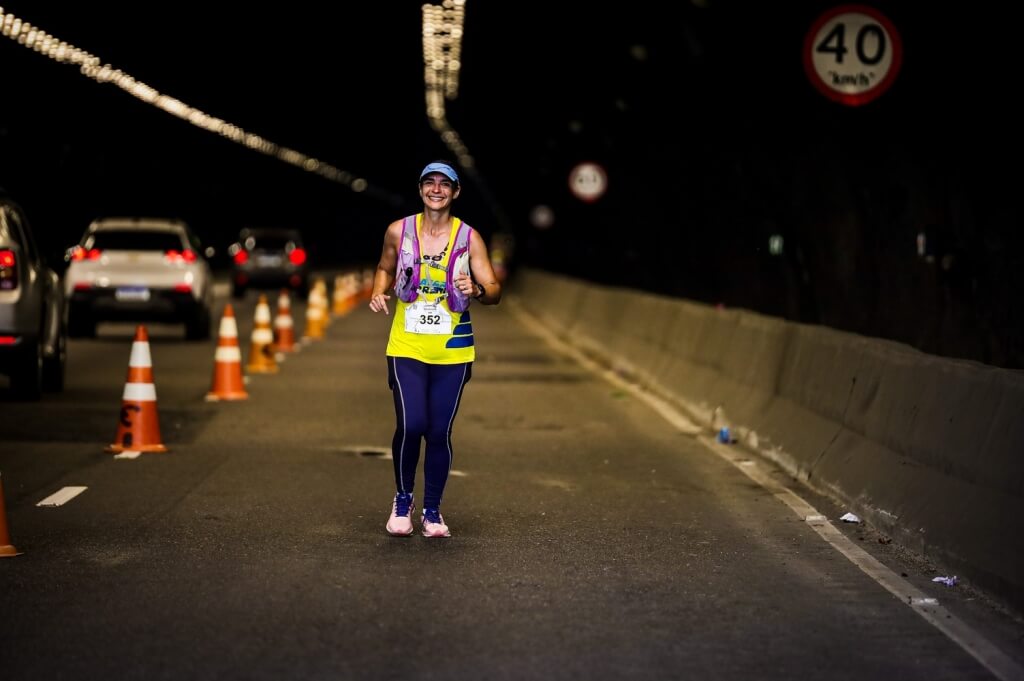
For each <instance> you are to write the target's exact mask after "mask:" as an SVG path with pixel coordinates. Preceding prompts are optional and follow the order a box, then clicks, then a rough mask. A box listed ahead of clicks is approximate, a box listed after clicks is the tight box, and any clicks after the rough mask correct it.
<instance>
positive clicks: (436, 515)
mask: <svg viewBox="0 0 1024 681" xmlns="http://www.w3.org/2000/svg"><path fill="white" fill-rule="evenodd" d="M423 536H424V537H450V536H452V533H451V532H449V531H448V526H447V525H445V524H444V518H443V517H441V512H440V511H438V510H437V509H436V508H425V509H423Z"/></svg>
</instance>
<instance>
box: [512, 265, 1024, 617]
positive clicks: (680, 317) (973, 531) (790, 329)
mask: <svg viewBox="0 0 1024 681" xmlns="http://www.w3.org/2000/svg"><path fill="white" fill-rule="evenodd" d="M512 283H513V285H512V286H511V287H510V290H511V293H512V297H513V298H514V299H519V300H522V301H523V303H524V309H525V310H527V311H528V312H529V313H531V314H532V315H534V316H536V317H538V318H539V319H540V320H541V321H542V322H543V323H544V324H545V326H546V327H548V328H549V329H551V330H552V331H553V332H554V333H556V334H557V335H558V336H559V337H560V338H561V339H562V340H564V341H566V342H568V343H570V344H571V345H573V346H575V347H577V348H578V349H580V350H582V351H584V352H586V353H587V354H588V355H590V356H591V357H593V358H594V359H596V360H598V361H600V362H602V363H603V364H606V365H607V366H610V367H612V368H614V369H615V370H616V371H618V372H620V373H622V374H624V375H627V376H629V377H631V378H633V379H635V380H637V381H639V382H641V383H643V384H645V385H646V386H648V387H649V388H650V389H652V390H653V391H655V392H656V393H657V394H659V395H660V396H662V397H664V398H666V399H669V400H671V401H673V402H675V403H676V404H678V405H679V406H681V407H682V408H683V409H684V410H685V411H687V412H688V413H689V414H690V415H691V416H692V417H693V418H694V419H695V420H696V421H697V422H698V423H700V424H701V425H703V426H705V427H707V428H709V430H712V431H717V430H718V428H719V427H720V426H722V425H729V426H730V427H731V428H732V432H733V435H734V437H736V439H737V443H736V444H737V445H738V446H742V447H746V448H748V449H751V450H754V451H756V452H757V453H758V454H760V455H762V456H765V457H767V458H769V459H771V460H773V461H775V462H776V463H778V464H779V465H781V466H782V467H783V468H784V469H785V470H787V471H788V472H790V473H791V474H792V475H794V476H795V477H797V478H799V479H800V480H802V481H804V482H805V483H807V484H808V485H809V486H811V487H812V488H813V489H815V490H817V491H819V492H823V493H825V494H827V495H829V496H830V497H832V498H833V499H835V500H837V501H838V502H839V503H840V504H841V505H843V506H844V507H846V508H849V509H850V510H851V511H853V512H854V513H856V514H857V515H860V516H861V517H863V518H865V519H866V520H867V521H868V522H870V523H871V524H872V525H874V526H875V527H876V528H877V529H879V530H880V531H882V532H885V533H888V534H889V535H890V536H892V537H894V538H895V539H896V540H897V541H899V542H900V543H902V544H904V545H906V546H909V547H910V548H912V549H914V550H915V551H918V552H920V553H922V554H924V555H926V556H930V557H933V558H934V559H936V560H938V561H941V562H942V563H943V564H945V565H946V566H947V567H948V568H949V569H951V570H957V571H958V572H959V573H960V576H961V578H963V579H966V580H970V581H971V582H973V583H975V584H977V585H978V586H981V587H982V588H983V589H985V590H988V591H990V592H992V593H994V594H996V595H999V596H1000V597H1003V598H1006V599H1008V600H1010V601H1011V602H1013V603H1014V604H1015V605H1016V606H1018V607H1024V552H1022V551H1020V550H1019V547H1018V544H1019V538H1020V537H1021V536H1024V373H1022V372H1016V371H1010V370H1004V369H998V368H994V367H990V366H986V365H983V364H978V363H974V362H966V361H959V360H952V359H946V358H941V357H935V356H931V355H927V354H924V353H922V352H919V351H917V350H915V349H913V348H911V347H909V346H906V345H903V344H900V343H894V342H890V341H885V340H880V339H875V338H866V337H863V336H858V335H855V334H851V333H846V332H841V331H835V330H832V329H828V328H824V327H817V326H808V325H805V324H797V323H793V322H788V321H785V320H781V319H776V318H772V317H767V316H764V315H760V314H756V313H752V312H747V311H744V310H731V309H718V308H714V307H711V306H707V305H703V304H696V303H693V302H690V301H686V300H681V299H675V298H668V297H664V296H658V295H654V294H650V293H644V292H639V291H632V290H629V289H624V288H613V287H606V286H600V285H595V284H590V283H586V282H583V281H580V280H576V279H572V278H568V277H564V276H561V275H555V274H550V273H547V272H543V271H539V270H521V271H519V272H518V273H517V275H516V278H515V280H514V282H512ZM537 301H542V302H541V303H540V304H537Z"/></svg>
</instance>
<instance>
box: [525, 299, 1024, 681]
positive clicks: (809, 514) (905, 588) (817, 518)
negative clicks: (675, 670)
mask: <svg viewBox="0 0 1024 681" xmlns="http://www.w3.org/2000/svg"><path fill="white" fill-rule="evenodd" d="M510 302H511V303H512V304H511V305H510V306H509V307H510V308H511V310H512V313H513V314H514V315H515V317H516V319H517V320H518V321H519V322H520V323H521V324H522V325H523V326H524V327H525V328H527V329H528V330H529V331H531V332H532V333H533V334H534V335H536V336H538V337H540V338H541V339H542V340H544V341H545V342H546V343H547V344H548V345H550V346H551V347H552V348H553V349H554V350H556V351H557V352H559V353H561V354H563V355H565V356H567V357H569V358H571V359H573V360H575V361H576V362H577V363H579V364H580V365H581V366H583V367H584V368H585V369H587V370H588V371H591V372H592V373H594V374H597V375H598V376H601V377H602V378H604V379H605V380H607V381H608V382H610V383H612V384H613V385H615V386H616V387H618V388H621V389H623V390H626V391H628V392H629V393H630V394H632V395H633V396H634V397H636V398H637V399H639V400H641V401H643V402H645V403H646V404H648V405H649V406H650V407H651V408H652V409H654V411H655V412H657V413H658V414H659V415H660V416H662V417H663V418H664V419H665V420H666V421H668V422H669V423H670V424H671V425H672V426H674V427H677V428H679V429H680V430H681V431H682V432H684V433H688V434H691V435H694V434H697V433H700V432H702V431H703V429H702V428H701V427H700V426H698V425H696V424H694V423H693V421H691V420H690V419H689V418H687V416H686V415H685V414H683V413H681V412H680V411H678V409H676V408H675V407H674V406H672V405H671V404H669V403H668V402H666V401H665V400H662V399H660V398H658V397H656V396H654V395H652V394H651V393H649V392H647V391H645V390H644V389H643V388H642V387H641V386H639V385H637V384H635V383H632V382H629V381H626V380H625V379H623V378H622V377H621V376H619V375H618V374H616V373H615V372H613V371H610V370H608V369H605V368H604V367H602V366H600V365H598V364H597V363H596V362H594V361H593V360H591V359H589V358H588V357H586V356H585V355H583V353H581V352H580V351H579V350H577V349H576V348H574V347H572V346H571V345H569V344H567V343H565V342H564V341H562V340H560V339H559V338H558V337H557V336H555V335H554V334H553V333H551V331H549V330H548V329H547V328H545V327H544V326H543V325H542V324H541V323H540V322H539V321H538V320H537V319H536V318H535V317H533V316H532V315H530V314H529V313H527V312H526V311H525V310H524V309H523V308H522V307H521V306H520V305H518V304H516V302H515V301H510ZM697 440H698V441H699V442H700V443H701V444H703V445H704V446H705V447H706V448H707V449H709V450H710V451H711V452H713V453H715V454H717V455H718V456H720V457H721V458H723V459H725V460H726V461H728V462H729V463H731V464H733V465H734V466H735V467H736V468H738V469H739V470H740V471H742V472H743V474H744V475H746V476H747V477H749V478H750V479H751V480H753V481H754V482H756V483H758V484H759V485H761V486H762V487H763V488H764V489H765V490H766V491H768V492H770V493H771V494H772V495H773V496H774V497H775V498H776V499H778V500H779V501H781V502H782V503H784V504H785V505H786V506H788V507H789V508H790V509H792V510H793V512H794V513H796V514H797V516H799V517H800V518H802V519H804V520H805V521H806V522H807V524H808V525H809V526H810V527H811V528H812V529H814V531H815V532H817V533H818V534H819V535H820V536H821V537H822V539H824V540H825V541H827V542H828V543H829V544H830V545H831V546H832V547H833V548H834V549H836V550H837V551H839V552H840V553H841V554H843V555H844V556H846V557H847V558H848V559H849V560H850V562H852V563H853V564H854V565H856V566H857V567H858V568H860V569H861V570H862V571H863V572H864V573H865V574H866V575H868V576H869V577H871V578H872V579H873V580H875V582H877V583H878V584H879V585H881V586H882V587H883V588H885V589H886V590H887V591H888V592H889V593H891V594H892V595H893V596H895V597H896V598H898V599H900V600H901V601H902V602H903V603H904V604H905V605H907V606H908V607H910V608H911V609H913V610H914V612H916V613H917V614H919V615H920V616H921V617H923V618H924V619H925V620H926V621H927V622H928V623H930V624H931V625H932V626H934V627H935V628H936V629H938V630H939V631H941V632H942V633H943V634H945V635H946V636H947V637H948V638H949V639H950V640H951V641H953V642H954V643H956V644H957V645H958V646H960V647H961V648H963V649H964V650H965V651H966V652H967V653H968V654H970V655H971V656H972V657H973V658H974V659H976V660H977V661H978V662H979V663H981V665H982V666H983V667H985V668H986V669H987V670H989V671H990V672H992V674H993V675H995V676H996V678H998V679H1000V681H1024V668H1022V667H1021V666H1020V665H1018V664H1017V663H1016V662H1015V661H1014V660H1013V659H1012V658H1010V657H1009V656H1008V655H1006V654H1005V653H1003V652H1002V651H1001V650H1000V649H999V648H997V647H996V646H994V645H993V644H992V643H991V642H989V640H988V639H986V638H985V637H984V636H983V635H982V634H980V633H979V632H977V631H975V630H974V629H972V628H971V627H970V625H968V624H966V623H965V622H963V621H962V620H960V619H959V618H958V617H956V615H954V614H953V613H951V612H950V611H949V610H947V609H946V608H945V607H943V606H942V605H940V604H939V602H938V599H935V598H931V597H929V596H927V595H926V594H925V593H924V592H923V591H921V590H919V589H917V588H916V587H914V586H912V585H910V584H907V583H906V580H904V579H903V578H901V577H900V576H899V575H897V574H896V573H895V572H893V571H892V570H890V569H889V568H887V567H886V566H885V565H883V564H882V563H880V562H879V561H878V560H877V559H876V558H875V557H874V556H872V555H871V554H869V553H868V552H867V551H865V550H864V549H862V548H860V547H859V546H857V545H856V544H854V543H853V542H852V541H850V539H849V538H848V537H847V536H846V535H845V534H843V533H842V532H840V531H839V530H837V529H836V527H835V526H834V525H832V523H830V522H828V519H827V518H826V517H825V516H824V515H822V514H821V513H820V512H818V511H817V510H816V509H815V508H814V507H813V506H811V505H810V504H809V503H807V501H805V500H804V499H803V498H801V497H800V496H798V495H797V494H796V493H795V492H793V491H792V490H790V489H788V488H785V487H783V486H782V485H780V484H779V483H778V482H776V481H775V480H774V479H772V478H771V476H769V475H768V474H767V472H766V471H764V470H763V469H762V468H761V467H760V466H758V465H757V462H754V461H751V460H750V459H749V458H747V457H746V456H743V455H741V454H740V451H742V450H739V451H738V450H736V449H734V448H732V447H729V446H727V445H724V444H719V443H718V442H716V441H715V439H714V438H711V437H707V436H699V437H698V438H697Z"/></svg>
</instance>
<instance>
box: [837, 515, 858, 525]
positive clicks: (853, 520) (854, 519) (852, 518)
mask: <svg viewBox="0 0 1024 681" xmlns="http://www.w3.org/2000/svg"><path fill="white" fill-rule="evenodd" d="M839 519H840V520H842V521H843V522H844V523H859V522H860V518H858V517H857V516H855V515H854V514H852V513H847V514H845V515H843V516H841V517H840V518H839Z"/></svg>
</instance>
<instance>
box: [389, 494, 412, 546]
mask: <svg viewBox="0 0 1024 681" xmlns="http://www.w3.org/2000/svg"><path fill="white" fill-rule="evenodd" d="M415 507H416V504H415V503H413V500H412V494H410V493H402V492H399V493H398V494H396V495H395V501H394V503H392V504H391V517H390V518H388V524H387V525H385V527H386V528H387V531H388V534H390V535H392V536H393V537H408V536H409V535H410V534H412V510H413V509H414V508H415Z"/></svg>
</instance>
